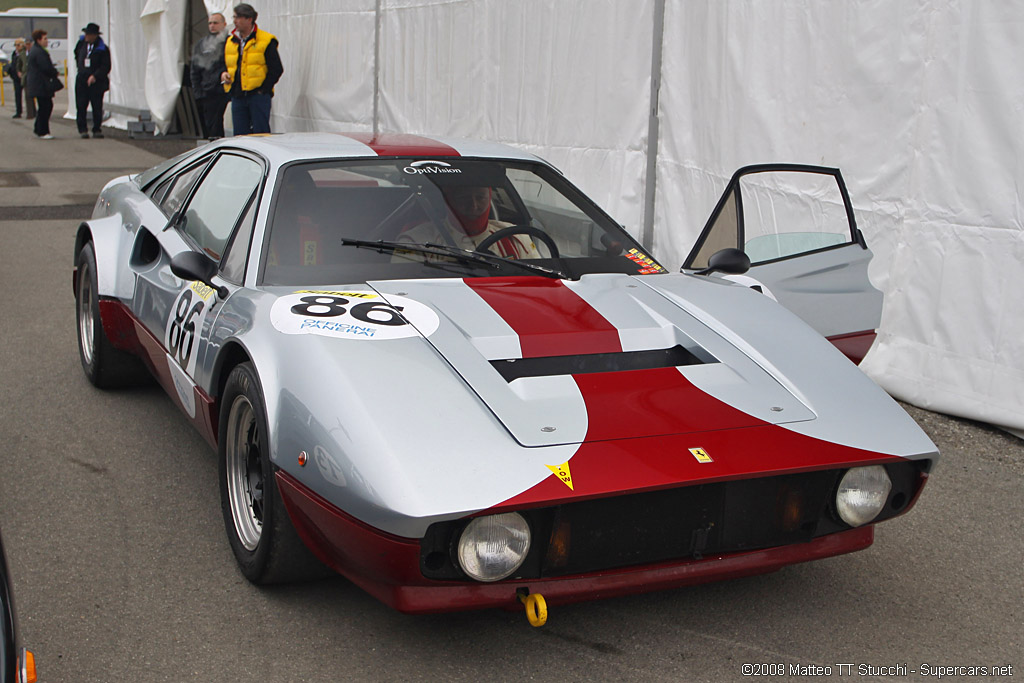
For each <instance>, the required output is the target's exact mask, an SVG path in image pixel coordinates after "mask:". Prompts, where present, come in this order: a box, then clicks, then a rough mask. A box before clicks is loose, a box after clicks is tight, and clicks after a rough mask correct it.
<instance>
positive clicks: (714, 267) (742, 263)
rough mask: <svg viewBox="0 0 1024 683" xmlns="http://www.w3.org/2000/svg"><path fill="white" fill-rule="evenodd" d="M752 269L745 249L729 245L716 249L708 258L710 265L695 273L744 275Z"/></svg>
mask: <svg viewBox="0 0 1024 683" xmlns="http://www.w3.org/2000/svg"><path fill="white" fill-rule="evenodd" d="M748 270H750V257H749V256H747V255H746V254H745V253H744V252H743V250H741V249H736V248H734V247H727V248H725V249H721V250H719V251H716V252H715V253H714V254H712V255H711V258H709V259H708V267H707V268H704V269H703V270H698V271H697V272H695V273H694V275H710V274H711V273H714V272H720V273H728V274H729V275H742V274H743V273H745V272H747V271H748Z"/></svg>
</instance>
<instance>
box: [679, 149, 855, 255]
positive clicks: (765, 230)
mask: <svg viewBox="0 0 1024 683" xmlns="http://www.w3.org/2000/svg"><path fill="white" fill-rule="evenodd" d="M855 230H856V226H855V224H854V222H853V216H852V209H851V207H850V203H849V199H848V197H847V194H846V187H845V185H843V180H842V176H841V175H840V174H839V171H838V170H837V169H830V168H822V167H818V166H786V165H779V166H772V167H766V166H761V167H747V168H744V169H740V170H739V171H737V172H736V175H734V176H733V178H732V181H731V182H730V183H729V186H728V188H726V191H725V194H724V195H723V196H722V199H721V200H720V201H719V203H718V206H716V207H715V211H714V213H713V214H712V215H711V219H710V220H709V221H708V223H707V225H706V226H705V227H704V231H703V232H702V233H701V236H700V239H699V240H698V241H697V244H696V245H695V246H694V249H693V251H692V252H691V253H690V256H689V257H688V258H687V261H686V264H685V267H687V268H705V267H707V262H708V259H709V258H710V257H711V255H712V254H714V253H715V252H716V251H718V250H720V249H724V248H726V247H736V248H739V249H742V250H743V251H744V252H746V254H747V256H749V257H750V261H751V263H753V264H757V263H765V262H768V261H776V260H779V259H785V258H789V257H792V256H798V255H800V254H806V253H808V252H813V251H818V250H821V249H827V248H830V247H835V246H839V245H844V244H849V243H851V242H853V241H854V240H855V239H856V232H855Z"/></svg>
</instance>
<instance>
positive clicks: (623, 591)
mask: <svg viewBox="0 0 1024 683" xmlns="http://www.w3.org/2000/svg"><path fill="white" fill-rule="evenodd" d="M277 482H278V487H279V488H280V491H281V496H282V498H283V499H284V502H285V506H286V507H287V508H288V512H289V514H290V515H291V518H292V521H293V523H294V524H295V528H296V529H297V530H298V532H299V535H300V536H302V538H303V540H304V541H305V542H306V544H307V545H308V546H309V547H310V548H311V549H312V550H313V552H314V553H316V555H317V556H318V557H319V558H320V560H321V561H323V562H324V563H325V564H327V565H328V566H330V567H332V568H334V569H335V570H336V571H338V572H339V573H341V574H342V575H344V576H345V577H347V578H348V579H349V580H351V581H352V582H353V583H355V584H356V585H358V586H360V587H361V588H363V589H364V590H366V591H367V592H368V593H370V594H371V595H373V596H375V597H376V598H378V599H379V600H381V601H382V602H384V603H386V604H388V605H390V606H391V607H394V608H395V609H397V610H399V611H401V612H406V613H410V614H421V613H428V612H452V611H458V610H468V609H479V608H484V607H502V608H512V609H515V608H518V607H521V606H520V603H519V599H518V597H517V591H518V590H519V589H524V588H525V589H527V590H528V591H529V592H530V593H541V594H542V595H543V596H544V598H545V600H546V601H547V602H548V604H555V605H557V604H565V603H569V602H576V601H580V600H593V599H598V598H610V597H614V596H617V595H628V594H630V593H643V592H647V591H655V590H663V589H666V588H674V587H677V586H687V585H692V584H698V583H705V582H708V581H719V580H722V579H732V578H738V577H741V576H750V575H753V574H763V573H766V572H772V571H775V570H777V569H781V568H782V567H784V566H786V565H790V564H796V563H798V562H806V561H808V560H817V559H821V558H825V557H831V556H833V555H841V554H843V553H849V552H853V551H856V550H862V549H864V548H867V547H868V546H869V545H871V543H872V541H873V540H874V527H873V526H866V527H861V528H858V529H851V530H849V531H844V532H840V533H836V534H830V535H828V536H822V537H820V538H817V539H815V540H813V541H810V542H808V543H800V544H796V545H788V546H781V547H777V548H769V549H767V550H755V551H749V552H739V553H729V554H725V555H716V556H710V557H706V558H704V559H701V560H686V561H679V562H665V563H661V564H655V565H645V566H643V567H634V568H628V569H616V570H606V571H601V572H594V573H592V574H582V575H577V576H563V577H558V578H551V579H529V580H523V581H515V580H507V581H500V582H497V583H473V582H456V581H432V580H429V579H426V578H424V577H423V575H422V574H421V573H420V568H419V567H420V545H419V542H418V541H417V540H416V539H408V538H400V537H398V536H392V535H390V534H386V533H384V532H381V531H379V530H377V529H374V528H372V527H370V526H368V525H366V524H364V523H362V522H360V521H359V520H357V519H355V518H353V517H351V516H349V515H347V514H345V513H344V512H342V511H341V510H339V509H337V508H336V507H334V506H332V505H331V504H330V503H328V502H327V501H325V500H324V499H323V498H321V497H320V496H318V495H317V494H315V493H313V492H312V491H311V490H309V489H308V488H306V487H305V486H303V485H302V484H301V483H299V482H298V481H297V480H296V479H294V478H293V477H291V476H289V475H288V474H286V473H284V472H278V473H277Z"/></svg>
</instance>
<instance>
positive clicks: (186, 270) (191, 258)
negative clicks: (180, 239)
mask: <svg viewBox="0 0 1024 683" xmlns="http://www.w3.org/2000/svg"><path fill="white" fill-rule="evenodd" d="M171 272H172V273H174V274H175V275H176V276H177V277H180V278H181V279H182V280H189V281H191V280H198V281H199V282H202V283H203V284H204V285H206V286H207V287H209V288H211V289H213V290H214V291H215V292H217V296H219V297H220V298H221V299H226V298H227V297H228V294H230V292H229V291H228V288H227V287H225V286H224V285H220V286H217V285H215V284H213V276H214V275H216V274H217V264H216V263H214V262H213V260H212V259H209V258H207V257H206V256H204V255H202V254H200V253H197V252H194V251H183V252H181V253H180V254H178V255H177V256H175V257H173V258H172V259H171Z"/></svg>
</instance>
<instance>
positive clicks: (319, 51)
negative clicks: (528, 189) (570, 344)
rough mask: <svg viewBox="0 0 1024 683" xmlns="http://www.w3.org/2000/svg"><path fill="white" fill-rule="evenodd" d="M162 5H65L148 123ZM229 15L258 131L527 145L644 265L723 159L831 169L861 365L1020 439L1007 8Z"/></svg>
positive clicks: (1019, 121)
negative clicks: (260, 76)
mask: <svg viewBox="0 0 1024 683" xmlns="http://www.w3.org/2000/svg"><path fill="white" fill-rule="evenodd" d="M198 1H199V0H193V2H194V3H197V2H198ZM185 4H186V3H185V2H183V1H182V0H148V1H144V0H70V2H69V5H70V7H69V14H70V21H71V23H72V27H78V26H83V25H84V24H85V22H87V21H97V22H99V23H100V24H102V25H104V26H106V27H108V30H107V31H106V36H107V41H108V43H109V44H110V45H111V49H112V51H113V55H114V70H113V75H112V76H113V77H112V91H111V94H110V101H111V102H113V103H116V104H117V105H121V106H123V107H127V108H133V107H134V108H137V109H147V110H150V111H152V112H153V115H154V118H155V119H156V120H157V121H158V122H159V123H160V124H161V125H162V126H165V127H166V125H167V123H168V122H169V120H170V118H171V115H172V112H173V108H174V102H175V100H176V98H177V93H178V89H179V87H180V77H181V73H182V67H183V64H184V61H185V60H184V47H183V46H184V44H185V42H186V41H185V39H184V38H185V35H186V33H187V32H188V31H189V30H191V27H188V26H185V19H186V14H187V13H186V11H185ZM206 4H207V9H209V10H217V9H220V10H224V9H227V8H228V7H230V4H229V3H223V2H217V1H216V0H207V3H206ZM253 4H255V5H256V8H257V10H260V17H259V25H260V26H261V28H264V29H265V30H268V31H270V32H272V33H274V34H275V35H276V36H277V37H278V38H279V40H280V43H281V55H282V59H283V62H284V65H285V75H284V78H283V79H282V81H281V83H280V85H279V86H278V88H277V91H276V95H275V97H274V104H273V115H272V126H273V128H274V130H275V131H278V132H283V131H301V130H343V129H344V130H357V131H381V132H391V131H402V132H409V133H421V134H437V135H455V136H468V137H482V138H487V139H492V140H498V141H501V142H505V143H509V144H512V145H515V146H517V147H520V148H524V149H527V150H529V151H532V152H535V153H537V154H539V155H541V156H543V157H545V158H547V159H548V160H550V161H552V162H553V163H555V164H556V165H557V166H559V167H561V168H562V170H563V171H565V173H566V174H567V175H568V176H569V177H570V178H572V179H573V180H574V181H575V182H576V183H577V184H578V185H580V186H581V187H582V188H583V189H584V191H586V192H587V193H588V194H590V195H591V196H593V197H594V198H595V199H597V200H598V202H599V203H601V204H602V205H603V206H604V207H605V208H607V209H608V210H609V211H610V212H611V214H612V215H613V216H615V217H616V218H617V219H618V220H619V221H621V222H622V223H623V224H624V225H626V226H627V228H628V229H629V230H630V231H631V232H632V233H633V234H635V235H637V236H639V237H640V238H641V239H642V241H644V242H645V243H646V244H647V245H649V246H651V247H652V250H653V252H654V253H655V254H656V255H657V256H658V257H659V259H660V260H661V261H662V262H663V263H665V264H666V265H672V266H677V265H678V264H679V263H681V261H682V258H683V257H684V255H685V254H686V252H687V250H688V246H689V245H690V243H691V242H692V241H693V239H694V238H695V237H696V235H697V234H698V232H699V231H700V229H701V227H702V226H703V223H704V219H705V218H706V217H707V215H708V213H710V211H711V209H712V208H713V206H714V203H715V201H716V200H717V198H718V195H719V193H720V192H721V191H722V189H723V188H724V187H725V184H726V181H727V180H728V178H729V176H730V175H731V173H732V171H733V170H735V168H736V167H738V166H741V165H744V164H749V163H759V162H773V161H778V162H793V163H810V164H820V165H828V166H838V167H840V168H842V169H843V172H844V175H845V177H846V181H847V184H848V186H849V188H850V194H851V196H852V199H853V202H854V204H855V206H856V209H857V214H858V215H857V218H858V223H859V225H860V227H861V229H862V230H863V232H864V233H865V235H866V237H867V240H868V243H869V245H870V246H871V247H872V249H873V251H874V253H875V261H874V262H873V264H872V271H871V276H872V279H873V281H874V282H875V284H876V286H878V287H879V288H880V289H882V290H883V291H884V292H885V295H886V299H885V302H886V303H885V310H884V313H883V320H882V326H881V330H880V333H879V339H878V341H877V343H876V344H875V347H874V348H873V349H872V351H871V352H870V354H869V355H868V357H867V358H866V359H865V361H864V363H863V365H862V367H863V368H864V370H865V371H866V372H868V373H869V374H870V375H871V376H872V377H873V378H874V379H875V380H876V381H877V382H878V383H879V384H881V385H882V386H883V387H884V388H886V389H887V390H888V391H889V392H890V393H892V394H893V395H895V396H897V397H898V398H902V399H905V400H907V401H909V402H911V403H914V404H916V405H920V406H922V407H926V408H930V409H933V410H938V411H942V412H948V413H952V414H957V415H962V416H966V417H971V418H975V419H979V420H984V421H987V422H992V423H995V424H998V425H1002V426H1005V427H1008V428H1011V429H1017V430H1024V316H1021V315H1020V314H1019V309H1017V308H1016V305H1015V304H1014V303H1013V301H1014V300H1015V298H1016V294H1015V293H1017V292H1022V291H1024V225H1022V217H1024V207H1022V201H1021V195H1020V193H1021V186H1022V185H1024V167H1022V164H1021V161H1020V160H1021V159H1022V158H1024V155H1022V154H1021V152H1022V151H1024V81H1022V80H1021V79H1020V77H1019V74H1018V73H1017V65H1018V64H1019V62H1020V56H1021V54H1020V49H1019V46H1020V45H1021V44H1024V5H1021V4H1019V3H997V2H983V1H981V0H906V1H901V2H892V1H891V0H875V1H870V0H864V1H861V2H856V3H849V2H843V3H822V2H815V1H813V0H759V2H756V3H751V2H741V1H738V0H559V2H555V3H552V2H550V0H520V1H519V2H515V3H511V2H507V1H505V0H275V2H274V3H263V4H265V5H266V6H265V7H261V6H260V4H259V3H253ZM200 10H201V8H200ZM200 13H201V12H200ZM226 14H227V16H228V17H229V20H230V14H231V12H230V9H227V11H226ZM198 20H199V21H200V22H203V21H204V20H205V17H199V18H198ZM121 123H122V125H123V121H121Z"/></svg>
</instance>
